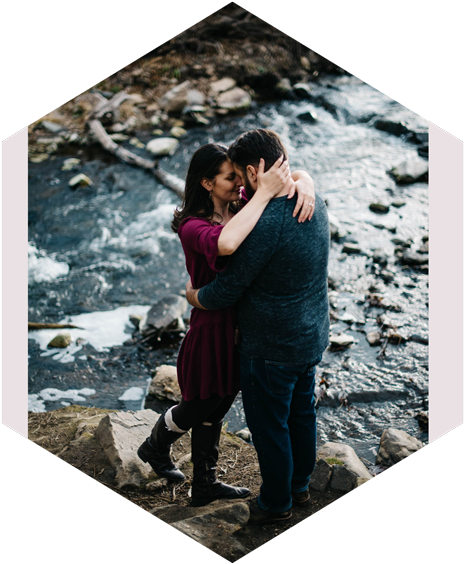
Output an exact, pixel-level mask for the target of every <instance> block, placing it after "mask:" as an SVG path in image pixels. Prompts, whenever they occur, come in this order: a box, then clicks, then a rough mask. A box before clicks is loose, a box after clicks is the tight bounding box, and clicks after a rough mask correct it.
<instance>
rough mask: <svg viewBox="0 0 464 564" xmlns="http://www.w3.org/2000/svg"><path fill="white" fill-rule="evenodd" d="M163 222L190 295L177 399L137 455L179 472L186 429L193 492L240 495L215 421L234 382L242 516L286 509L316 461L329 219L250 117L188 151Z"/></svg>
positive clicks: (266, 518) (270, 515)
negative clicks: (216, 140)
mask: <svg viewBox="0 0 464 564" xmlns="http://www.w3.org/2000/svg"><path fill="white" fill-rule="evenodd" d="M172 229H173V230H174V231H175V232H176V233H178V235H179V237H180V240H181V243H182V247H183V249H184V252H185V258H186V266H187V271H188V273H189V275H190V282H189V284H188V285H187V299H188V301H189V302H190V303H191V305H192V306H194V308H193V310H192V314H191V320H190V329H189V331H188V332H187V334H186V336H185V338H184V341H183V343H182V346H181V349H180V352H179V357H178V362H177V373H178V379H179V386H180V389H181V392H182V400H181V402H180V403H179V404H178V405H176V406H174V407H172V408H171V409H169V410H167V411H166V412H165V413H164V414H163V415H162V416H160V418H159V419H158V422H157V423H156V425H155V427H154V429H153V431H152V433H151V435H150V437H148V438H147V440H146V441H145V442H144V443H143V444H142V445H141V446H140V448H139V450H138V455H139V457H140V458H141V459H142V460H143V461H144V462H148V463H149V464H150V465H151V466H152V467H153V469H154V470H155V472H156V473H157V474H158V475H159V476H164V477H166V478H168V479H170V480H177V481H180V480H184V479H185V476H184V474H183V473H182V472H181V471H180V470H179V469H178V468H177V467H176V466H175V464H174V463H173V462H172V460H171V458H170V445H171V444H172V443H174V441H176V440H177V439H178V438H179V437H181V436H182V435H183V434H184V433H186V432H187V431H188V430H189V429H192V433H191V436H192V463H193V480H192V504H193V505H195V506H200V505H205V504H207V503H210V502H211V501H213V500H215V499H237V498H245V497H247V496H248V495H249V493H250V492H249V490H248V489H247V488H246V487H233V486H229V485H227V484H224V483H223V482H220V481H219V480H218V479H217V476H216V467H217V460H218V454H219V440H220V435H221V428H222V421H223V418H224V416H225V414H226V413H227V411H228V410H229V409H230V407H231V405H232V403H233V402H234V399H235V397H236V395H237V393H238V392H239V391H240V390H241V391H242V399H243V406H244V410H245V416H246V420H247V425H248V428H249V429H250V431H251V434H252V438H253V443H254V445H255V448H256V452H257V454H258V460H259V466H260V472H261V476H262V485H261V489H260V494H259V496H258V498H257V499H255V500H253V501H252V502H251V504H250V521H249V522H250V523H254V524H264V523H268V522H274V521H283V520H287V519H289V518H290V517H291V515H292V511H291V508H292V504H295V505H300V506H306V505H309V503H310V496H309V490H308V487H309V480H310V475H311V472H312V471H313V469H314V465H315V461H316V409H315V398H314V379H315V367H316V365H317V364H318V363H319V362H320V360H321V358H322V353H323V351H324V350H325V348H326V347H327V345H328V334H329V306H328V295H327V264H328V254H329V239H330V235H329V222H328V217H327V211H326V207H325V204H324V202H323V201H322V200H321V198H320V197H319V196H318V195H315V193H314V186H313V182H312V179H311V178H310V176H309V175H308V174H307V173H306V172H304V171H296V172H294V173H292V174H291V173H290V169H289V165H288V159H287V152H286V150H285V147H284V146H283V144H282V142H281V140H280V138H279V136H278V135H277V134H276V133H274V132H272V131H268V130H263V129H257V130H254V131H249V132H247V133H244V134H243V135H241V136H240V137H239V138H238V139H237V140H236V141H235V142H234V143H233V144H232V145H231V146H230V147H229V148H228V149H226V148H225V147H222V146H221V145H216V144H208V145H204V146H203V147H200V149H198V150H197V151H196V153H195V154H194V155H193V157H192V160H191V163H190V166H189V170H188V173H187V179H186V186H185V196H184V201H183V204H182V207H181V208H180V209H177V210H176V212H175V214H174V220H173V222H172Z"/></svg>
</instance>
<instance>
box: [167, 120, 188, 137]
mask: <svg viewBox="0 0 464 564" xmlns="http://www.w3.org/2000/svg"><path fill="white" fill-rule="evenodd" d="M182 123H183V122H182ZM169 133H170V135H172V136H173V137H176V138H179V137H183V136H184V135H187V131H186V130H185V129H184V128H183V127H179V126H174V127H173V128H172V129H171V131H170V132H169Z"/></svg>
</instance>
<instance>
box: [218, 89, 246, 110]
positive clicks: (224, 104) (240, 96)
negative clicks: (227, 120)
mask: <svg viewBox="0 0 464 564" xmlns="http://www.w3.org/2000/svg"><path fill="white" fill-rule="evenodd" d="M250 104H251V96H250V95H249V94H248V92H245V90H243V89H242V88H239V87H238V86H237V87H235V88H232V90H227V92H223V93H222V94H220V95H219V96H218V98H217V105H218V107H219V108H222V109H225V110H229V111H231V112H235V111H239V110H246V109H247V108H248V107H249V106H250Z"/></svg>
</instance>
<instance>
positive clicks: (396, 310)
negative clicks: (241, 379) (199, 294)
mask: <svg viewBox="0 0 464 564" xmlns="http://www.w3.org/2000/svg"><path fill="white" fill-rule="evenodd" d="M313 92H314V94H315V95H314V96H313V100H312V101H308V100H296V101H293V100H292V101H289V100H287V101H281V102H277V103H270V104H262V105H258V104H255V105H254V106H253V108H252V110H251V111H249V112H248V113H247V114H246V115H241V116H232V115H231V116H228V117H225V118H223V119H222V120H221V121H219V122H214V123H213V124H211V125H210V126H207V127H197V128H192V129H189V131H188V135H187V136H185V137H184V138H182V139H181V140H180V146H179V148H178V150H177V152H176V153H175V154H174V156H172V157H169V158H168V157H166V158H163V159H161V160H160V166H162V167H163V168H164V169H165V170H167V171H169V172H171V173H173V174H176V175H177V176H179V177H180V178H184V177H185V174H186V171H187V167H188V163H189V160H190V158H191V156H192V154H193V153H194V151H195V150H196V149H197V148H198V147H199V146H201V145H203V144H204V143H208V142H219V143H223V144H225V145H228V144H229V143H230V142H231V141H233V140H234V138H235V137H236V136H237V135H239V134H240V133H242V132H243V131H246V130H248V129H254V128H257V127H266V128H271V129H273V130H275V131H276V132H277V133H279V135H280V136H281V138H282V140H283V142H284V144H285V146H286V147H287V150H288V153H289V161H290V164H291V167H292V169H293V170H296V169H297V168H301V169H304V170H307V171H308V172H309V173H310V174H311V175H312V177H313V178H314V181H315V185H316V190H317V191H318V192H319V193H320V194H321V196H322V197H323V199H324V200H325V201H326V203H327V205H328V210H329V212H330V214H331V215H333V216H335V218H337V219H338V221H339V224H340V231H341V235H342V237H341V238H340V239H338V240H335V239H334V240H333V241H332V243H331V250H330V263H329V275H330V290H331V292H332V293H331V302H332V305H333V306H334V307H333V308H332V311H331V314H332V317H331V319H332V326H331V331H332V333H333V334H340V333H344V334H348V335H351V336H353V337H354V339H355V341H354V343H353V344H352V345H351V346H350V347H349V348H346V349H343V350H338V351H337V350H331V349H328V350H327V351H326V352H325V353H324V357H323V360H322V362H321V364H320V366H319V368H318V376H317V378H318V384H319V386H318V395H319V399H318V441H319V444H322V443H323V442H326V441H328V440H331V441H341V442H345V443H348V444H350V445H351V446H353V447H354V448H355V450H356V451H357V453H358V454H359V455H360V456H362V457H363V458H364V459H365V460H366V461H367V462H369V463H370V464H373V463H374V461H375V453H376V451H377V448H378V444H379V440H380V436H381V434H382V431H383V430H384V429H386V428H388V427H395V428H398V429H403V430H405V431H406V432H408V433H409V434H411V435H413V436H415V437H418V438H419V439H421V440H422V441H424V442H427V434H426V433H425V432H424V431H422V430H421V429H420V428H419V426H418V423H417V420H416V419H415V415H416V414H417V413H418V412H420V411H423V410H427V409H428V346H427V342H428V274H427V269H426V268H422V269H418V268H410V267H408V266H404V265H403V264H401V262H399V261H398V260H397V258H396V256H395V253H394V250H395V248H396V246H397V245H398V240H403V241H407V245H410V246H411V248H412V249H413V250H414V249H415V248H418V247H420V246H421V245H422V244H423V237H424V236H427V235H428V185H427V184H426V183H415V184H410V185H407V186H398V185H397V184H395V182H394V180H393V179H392V178H391V177H390V176H389V175H388V174H387V171H388V170H390V169H391V168H392V167H393V166H395V165H397V164H399V163H401V162H402V161H407V160H417V159H420V157H419V156H418V154H417V145H416V144H414V143H412V142H410V141H409V140H407V139H406V138H405V136H395V135H392V134H390V133H387V132H385V131H381V130H379V129H377V128H375V127H374V122H375V120H376V119H378V118H382V117H389V118H395V119H398V120H407V121H408V122H409V123H411V124H413V126H414V127H416V128H417V129H418V130H424V129H426V128H427V126H428V124H427V122H426V121H425V120H423V119H422V118H420V117H419V116H417V115H416V114H414V113H413V112H411V111H409V110H408V109H406V108H404V107H403V106H401V105H399V104H397V103H396V102H394V101H393V100H391V99H390V98H387V97H386V96H384V95H383V94H381V93H380V92H378V91H376V90H374V89H373V88H371V87H370V86H368V85H366V84H364V83H363V82H361V81H359V80H358V79H356V78H354V77H350V76H337V77H326V78H323V79H320V80H319V81H318V82H317V83H315V84H314V85H313ZM308 111H309V112H311V113H312V114H313V116H314V117H316V120H315V122H314V123H311V122H307V121H304V120H303V119H301V118H299V117H298V115H300V114H302V113H305V112H308ZM137 137H138V139H139V140H140V141H142V142H143V143H146V142H147V141H148V140H150V139H151V138H152V135H151V134H150V131H146V132H144V131H140V132H138V133H137ZM127 147H128V148H130V149H131V150H134V151H135V152H137V151H138V152H139V153H140V154H144V150H143V149H134V147H133V146H130V145H129V144H127ZM70 156H73V157H74V156H75V157H78V158H79V159H81V165H80V167H79V169H78V172H82V173H84V174H86V175H87V176H88V177H89V178H91V179H92V182H93V186H92V187H89V188H82V189H77V190H71V189H70V188H69V186H68V181H69V179H70V178H71V177H72V176H74V175H75V174H76V172H75V171H70V172H63V171H61V166H62V163H63V161H64V160H65V159H66V158H69V157H70ZM373 202H385V203H387V204H391V203H392V202H394V203H395V204H398V205H399V207H395V206H392V205H390V208H389V211H388V213H386V214H382V215H379V214H377V213H374V212H373V211H371V210H370V209H369V205H370V204H371V203H373ZM179 203H180V201H179V199H178V197H177V196H176V195H175V194H173V193H172V192H171V191H170V190H168V189H167V188H165V187H163V186H162V185H160V184H159V183H158V182H157V181H156V180H155V179H154V177H153V176H152V175H150V174H149V173H146V172H144V171H142V170H139V169H136V168H133V167H130V166H129V165H126V164H123V163H120V162H118V161H117V160H115V159H114V158H113V157H112V156H111V155H108V154H106V153H105V152H104V151H103V150H101V149H99V148H98V147H96V146H91V147H78V146H68V147H67V148H66V149H65V150H62V151H61V152H59V153H57V154H56V156H55V157H53V158H51V159H49V160H48V161H46V162H44V163H40V164H33V163H30V164H29V319H30V321H43V322H63V321H72V322H74V323H75V324H76V325H78V326H80V327H84V329H85V330H84V331H81V332H79V331H78V330H71V331H70V332H71V333H72V334H73V336H74V337H75V338H77V337H79V336H80V339H81V340H78V341H74V342H73V344H72V345H71V347H69V348H68V349H66V350H65V351H59V352H57V350H56V349H55V350H51V351H50V350H47V347H46V345H47V343H48V342H49V340H51V338H52V337H53V336H54V335H55V334H56V333H57V331H51V332H50V331H39V332H30V333H29V394H30V395H29V398H30V409H31V410H35V411H45V410H52V409H56V408H59V407H62V406H63V405H66V404H69V403H75V402H79V403H82V404H83V405H95V406H98V407H106V408H111V409H140V408H141V407H142V406H143V405H144V399H145V395H146V390H147V382H148V380H149V378H150V376H151V374H152V372H151V371H152V370H153V368H154V366H155V365H156V363H158V364H160V363H167V364H175V361H176V357H177V352H178V347H179V342H180V341H179V339H178V338H177V339H176V338H172V339H171V340H170V341H168V342H163V343H161V344H160V346H159V347H158V348H157V349H156V350H155V351H146V352H143V353H140V354H139V353H137V351H135V353H134V352H133V351H131V352H130V354H126V352H124V349H125V348H126V349H127V347H124V345H123V342H124V341H125V340H127V339H130V331H131V326H130V324H129V323H128V315H129V313H140V312H143V311H146V310H147V309H148V308H149V307H150V305H152V304H153V303H154V302H155V301H156V300H157V299H158V298H159V297H161V296H163V295H165V294H171V293H174V294H177V293H179V292H181V291H182V290H184V289H185V284H186V282H187V273H186V270H185V263H184V256H183V252H182V248H181V245H180V242H179V240H178V238H177V236H176V235H175V234H173V233H172V232H171V230H170V220H171V217H172V213H173V210H174V208H175V206H176V205H178V204H179ZM393 240H395V241H393ZM346 243H351V244H357V245H358V246H359V247H360V248H361V251H362V252H361V253H359V254H347V253H344V252H343V245H344V244H346ZM378 249H380V256H381V257H382V258H381V262H382V261H383V262H384V263H385V264H386V266H387V269H388V271H389V272H390V273H391V274H390V275H389V276H390V278H387V279H385V277H382V276H380V268H379V266H378V264H375V263H374V262H373V254H374V252H375V251H376V250H378ZM377 254H379V251H377ZM369 293H371V294H372V293H374V294H379V295H381V296H382V300H381V302H379V304H378V305H379V306H381V307H375V306H372V305H370V304H369V303H368V301H366V295H367V294H369ZM385 304H387V307H388V304H390V307H389V308H388V309H387V310H386V309H385ZM381 314H385V315H387V316H388V318H389V319H390V321H391V323H392V325H394V326H395V327H397V328H398V331H399V332H401V334H402V335H403V336H405V337H406V338H405V339H403V340H402V341H401V342H400V343H399V344H394V343H388V345H387V346H386V348H385V349H384V350H383V352H382V353H380V350H381V349H380V347H379V346H373V347H372V346H370V345H369V343H368V341H367V339H366V333H369V332H371V331H375V330H377V329H378V327H379V326H378V323H377V318H378V316H379V315H381ZM73 332H74V333H73ZM411 336H413V338H412V339H410V338H408V337H411ZM121 351H123V352H124V354H122V352H121ZM228 424H229V430H232V431H236V430H238V429H240V428H243V427H244V426H245V425H246V423H245V419H244V415H243V409H242V407H241V400H240V397H238V398H237V401H236V402H235V404H234V406H233V408H232V410H231V412H230V413H229V415H228Z"/></svg>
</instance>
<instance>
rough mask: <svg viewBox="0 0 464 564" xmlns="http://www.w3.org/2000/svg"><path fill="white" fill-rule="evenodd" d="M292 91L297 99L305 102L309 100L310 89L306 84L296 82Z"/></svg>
mask: <svg viewBox="0 0 464 564" xmlns="http://www.w3.org/2000/svg"><path fill="white" fill-rule="evenodd" d="M293 91H294V92H295V93H296V95H297V96H298V97H299V98H304V99H306V100H309V99H311V97H312V96H311V87H310V86H309V84H306V82H297V83H296V84H294V85H293Z"/></svg>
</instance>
